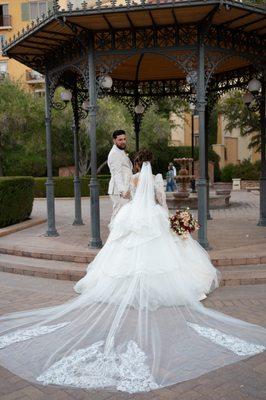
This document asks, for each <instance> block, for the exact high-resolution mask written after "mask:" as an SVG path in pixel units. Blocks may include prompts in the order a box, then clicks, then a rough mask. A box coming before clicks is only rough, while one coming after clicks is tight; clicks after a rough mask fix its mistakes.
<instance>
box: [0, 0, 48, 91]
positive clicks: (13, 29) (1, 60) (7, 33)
mask: <svg viewBox="0 0 266 400" xmlns="http://www.w3.org/2000/svg"><path fill="white" fill-rule="evenodd" d="M49 4H50V5H51V2H50V0H30V1H25V0H0V43H1V44H0V46H1V47H2V41H5V40H8V39H9V38H10V37H11V38H12V37H13V35H14V34H15V33H17V32H18V31H21V29H22V28H25V27H26V26H27V25H28V24H29V23H30V22H31V20H34V19H36V18H38V17H41V15H42V14H43V13H46V12H47V10H48V7H49ZM0 50H1V48H0ZM5 76H9V77H10V78H11V79H13V80H15V81H19V82H21V83H22V85H23V86H24V87H25V89H27V90H31V91H34V92H35V93H36V94H41V93H43V91H44V89H43V83H44V79H43V76H42V75H41V74H39V73H38V72H37V71H33V70H31V69H29V68H28V67H26V66H25V65H23V64H21V63H19V62H18V61H15V60H13V59H8V58H7V57H3V56H2V54H1V52H0V78H3V77H5Z"/></svg>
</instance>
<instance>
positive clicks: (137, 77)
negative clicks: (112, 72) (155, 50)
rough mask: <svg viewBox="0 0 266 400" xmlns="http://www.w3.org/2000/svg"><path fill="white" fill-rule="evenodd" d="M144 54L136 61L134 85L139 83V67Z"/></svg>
mask: <svg viewBox="0 0 266 400" xmlns="http://www.w3.org/2000/svg"><path fill="white" fill-rule="evenodd" d="M143 57H144V54H143V53H141V54H140V57H139V60H138V64H137V68H136V75H135V83H138V81H139V71H140V66H141V62H142V60H143Z"/></svg>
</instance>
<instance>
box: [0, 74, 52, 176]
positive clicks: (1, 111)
mask: <svg viewBox="0 0 266 400" xmlns="http://www.w3.org/2000/svg"><path fill="white" fill-rule="evenodd" d="M43 110H44V107H43V102H42V99H39V98H33V96H32V95H31V94H30V93H27V92H26V91H24V90H23V88H22V87H21V86H20V84H19V83H16V82H11V81H10V80H8V79H6V80H4V81H3V82H2V83H1V85H0V175H3V174H4V172H5V169H6V168H8V166H9V165H11V166H12V164H13V163H14V159H17V160H18V162H19V161H20V160H21V157H22V155H23V157H24V158H26V157H27V156H29V155H30V154H34V155H36V154H40V153H42V152H43V151H44V149H45V147H44V142H43V140H42V133H43V132H44V126H43V120H44V111H43ZM14 155H16V156H17V157H15V158H14Z"/></svg>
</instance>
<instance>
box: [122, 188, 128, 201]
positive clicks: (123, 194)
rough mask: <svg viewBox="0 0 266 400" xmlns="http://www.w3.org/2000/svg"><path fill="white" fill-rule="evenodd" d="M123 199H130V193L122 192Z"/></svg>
mask: <svg viewBox="0 0 266 400" xmlns="http://www.w3.org/2000/svg"><path fill="white" fill-rule="evenodd" d="M121 197H123V199H130V191H129V190H128V191H127V192H122V193H121Z"/></svg>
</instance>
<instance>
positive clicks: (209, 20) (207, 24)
mask: <svg viewBox="0 0 266 400" xmlns="http://www.w3.org/2000/svg"><path fill="white" fill-rule="evenodd" d="M219 9H220V4H217V5H216V6H214V7H213V9H212V10H211V11H209V12H208V14H207V15H205V17H204V18H203V19H202V20H201V21H200V24H201V25H202V26H203V25H204V28H205V30H207V29H208V28H209V27H210V25H211V23H212V20H213V18H214V16H215V14H216V13H217V11H218V10H219Z"/></svg>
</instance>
